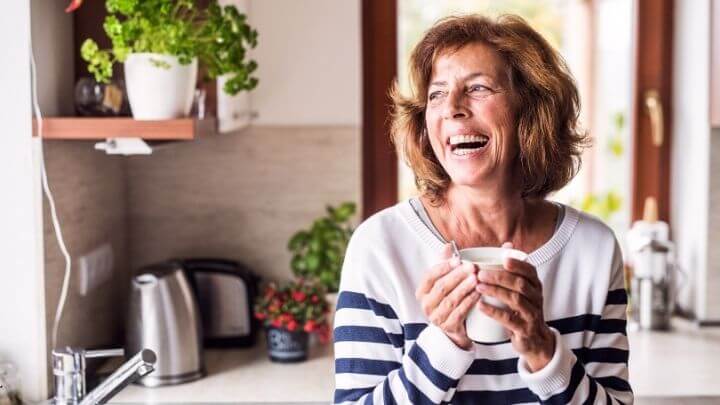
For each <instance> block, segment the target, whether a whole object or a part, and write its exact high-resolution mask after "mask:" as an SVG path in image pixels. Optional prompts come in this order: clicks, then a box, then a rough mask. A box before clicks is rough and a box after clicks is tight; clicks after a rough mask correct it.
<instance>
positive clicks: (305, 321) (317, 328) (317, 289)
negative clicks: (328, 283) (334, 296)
mask: <svg viewBox="0 0 720 405" xmlns="http://www.w3.org/2000/svg"><path fill="white" fill-rule="evenodd" d="M254 309H255V311H254V312H255V318H257V319H259V320H260V321H261V322H262V323H263V325H264V326H265V327H271V326H272V327H275V328H280V329H287V330H289V331H290V332H295V331H299V330H303V331H305V332H307V333H315V334H317V336H318V339H319V340H320V341H321V342H323V343H325V342H327V341H328V339H329V337H330V325H329V324H328V322H327V314H328V311H329V309H330V307H329V304H328V302H327V300H326V299H325V288H323V286H322V285H320V284H319V283H317V282H315V281H310V280H305V279H302V278H301V279H298V280H296V281H290V282H287V283H284V284H276V283H270V284H268V285H267V286H266V287H265V289H264V291H263V293H262V294H261V295H260V296H258V298H257V299H256V300H255V308H254Z"/></svg>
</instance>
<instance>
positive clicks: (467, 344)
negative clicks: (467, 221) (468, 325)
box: [415, 244, 480, 350]
mask: <svg viewBox="0 0 720 405" xmlns="http://www.w3.org/2000/svg"><path fill="white" fill-rule="evenodd" d="M441 259H442V261H441V262H440V263H438V264H436V265H435V266H433V267H431V268H430V270H429V271H428V272H427V273H426V274H425V276H424V277H423V279H422V281H421V282H420V286H419V287H418V289H417V291H416V292H415V297H417V299H418V300H419V301H420V303H421V305H422V309H423V312H424V313H425V316H427V317H428V319H429V320H430V322H432V323H433V324H435V325H437V326H438V327H439V328H440V329H442V330H443V331H444V332H445V334H446V335H447V336H448V337H449V338H450V339H451V340H452V341H453V342H454V343H455V344H456V345H457V346H458V347H460V348H462V349H464V350H470V348H472V346H473V342H472V340H470V338H469V337H468V335H467V332H466V330H465V318H466V317H467V314H468V312H469V311H470V310H471V309H472V307H473V305H475V303H477V302H478V299H479V298H480V293H479V292H477V291H475V287H476V286H477V285H478V281H477V271H476V268H475V266H474V265H473V264H472V263H467V262H466V263H462V264H461V263H460V260H459V259H456V258H453V257H452V247H451V245H450V244H446V245H445V247H444V249H443V253H442V257H441Z"/></svg>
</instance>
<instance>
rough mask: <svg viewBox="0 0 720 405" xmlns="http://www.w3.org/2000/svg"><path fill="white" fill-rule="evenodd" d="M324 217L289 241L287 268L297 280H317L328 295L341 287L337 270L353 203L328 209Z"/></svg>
mask: <svg viewBox="0 0 720 405" xmlns="http://www.w3.org/2000/svg"><path fill="white" fill-rule="evenodd" d="M326 211H327V216H324V217H321V218H318V219H316V220H315V221H314V222H313V224H312V227H311V228H310V229H307V230H301V231H298V232H297V233H295V234H294V235H293V236H292V237H291V238H290V241H289V242H288V249H289V250H290V251H291V252H292V253H293V257H292V260H291V262H290V266H291V267H292V270H293V273H295V275H297V276H299V277H305V278H311V279H317V280H318V281H319V282H320V283H321V284H322V285H323V286H324V287H325V288H326V289H327V290H328V291H329V292H336V291H337V290H338V287H339V284H340V269H341V268H342V263H343V260H344V259H345V249H346V248H347V244H348V242H349V241H350V236H351V235H352V232H353V229H352V227H351V224H350V218H351V217H352V216H353V214H355V203H352V202H345V203H342V204H340V206H338V207H337V208H334V207H331V206H329V205H328V206H327V207H326Z"/></svg>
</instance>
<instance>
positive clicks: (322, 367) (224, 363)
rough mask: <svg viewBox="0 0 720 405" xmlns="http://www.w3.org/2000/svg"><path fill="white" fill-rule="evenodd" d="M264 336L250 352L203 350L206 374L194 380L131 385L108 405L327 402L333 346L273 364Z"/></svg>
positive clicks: (317, 347) (331, 384) (331, 383)
mask: <svg viewBox="0 0 720 405" xmlns="http://www.w3.org/2000/svg"><path fill="white" fill-rule="evenodd" d="M266 347H267V346H266V343H265V335H264V334H259V335H258V344H257V345H256V346H255V347H253V348H249V349H208V350H206V351H205V362H206V367H207V375H206V376H205V377H204V378H201V379H199V380H196V381H193V382H190V383H185V384H178V385H172V386H167V387H157V388H145V387H141V386H138V385H134V384H133V385H131V386H129V387H127V388H125V389H124V390H122V391H121V392H120V393H119V394H118V395H117V396H116V397H114V398H113V399H112V400H111V401H110V402H111V403H114V404H122V403H168V402H174V403H188V402H202V403H210V402H236V403H237V402H316V403H324V404H328V403H331V402H332V397H333V390H334V388H335V381H334V377H333V375H334V373H335V361H334V358H333V354H332V347H331V345H330V344H328V345H324V346H323V345H319V344H318V345H311V347H310V352H309V356H308V359H307V360H306V361H304V362H300V363H273V362H271V361H270V359H269V358H268V355H267V348H266Z"/></svg>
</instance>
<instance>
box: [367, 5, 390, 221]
mask: <svg viewBox="0 0 720 405" xmlns="http://www.w3.org/2000/svg"><path fill="white" fill-rule="evenodd" d="M362 55H363V56H362V64H363V65H362V68H363V73H362V80H363V93H362V94H363V96H362V97H363V101H362V106H363V113H362V126H363V127H362V202H363V203H362V216H363V219H364V218H367V217H369V216H370V215H372V214H374V213H376V212H378V211H380V210H382V209H383V208H387V207H390V206H392V205H394V204H396V203H397V199H398V159H397V155H396V154H395V150H394V148H393V146H392V143H391V141H390V112H391V100H390V98H389V96H388V91H389V89H390V87H391V86H392V83H393V81H395V79H396V78H397V1H396V0H363V1H362Z"/></svg>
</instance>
